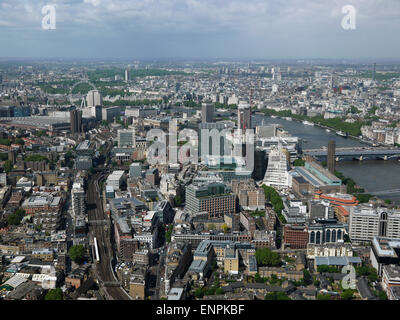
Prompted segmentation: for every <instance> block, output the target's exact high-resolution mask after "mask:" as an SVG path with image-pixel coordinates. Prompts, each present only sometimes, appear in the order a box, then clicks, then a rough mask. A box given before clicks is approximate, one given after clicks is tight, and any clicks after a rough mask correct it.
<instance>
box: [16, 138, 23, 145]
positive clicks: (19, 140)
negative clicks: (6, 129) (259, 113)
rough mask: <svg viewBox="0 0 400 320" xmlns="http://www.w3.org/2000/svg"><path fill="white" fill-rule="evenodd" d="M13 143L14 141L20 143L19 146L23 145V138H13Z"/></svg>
mask: <svg viewBox="0 0 400 320" xmlns="http://www.w3.org/2000/svg"><path fill="white" fill-rule="evenodd" d="M15 143H16V144H19V145H21V146H23V145H24V144H25V142H24V140H22V139H21V138H17V139H15Z"/></svg>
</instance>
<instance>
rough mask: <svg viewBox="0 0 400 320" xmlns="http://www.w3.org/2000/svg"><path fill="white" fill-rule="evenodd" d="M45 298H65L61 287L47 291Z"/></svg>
mask: <svg viewBox="0 0 400 320" xmlns="http://www.w3.org/2000/svg"><path fill="white" fill-rule="evenodd" d="M45 300H63V292H62V290H61V289H60V288H57V289H51V290H49V292H47V294H46V297H45Z"/></svg>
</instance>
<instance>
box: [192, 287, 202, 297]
mask: <svg viewBox="0 0 400 320" xmlns="http://www.w3.org/2000/svg"><path fill="white" fill-rule="evenodd" d="M194 295H195V297H196V298H198V299H200V298H203V296H204V292H203V290H202V288H197V289H196V290H195V291H194Z"/></svg>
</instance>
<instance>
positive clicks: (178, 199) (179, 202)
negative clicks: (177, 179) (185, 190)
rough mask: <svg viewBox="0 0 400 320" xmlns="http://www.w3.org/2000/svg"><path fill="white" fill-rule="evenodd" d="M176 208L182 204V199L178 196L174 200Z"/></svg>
mask: <svg viewBox="0 0 400 320" xmlns="http://www.w3.org/2000/svg"><path fill="white" fill-rule="evenodd" d="M174 202H175V206H177V207H179V206H180V205H181V204H182V198H181V197H180V196H179V195H178V194H177V195H176V196H175V198H174Z"/></svg>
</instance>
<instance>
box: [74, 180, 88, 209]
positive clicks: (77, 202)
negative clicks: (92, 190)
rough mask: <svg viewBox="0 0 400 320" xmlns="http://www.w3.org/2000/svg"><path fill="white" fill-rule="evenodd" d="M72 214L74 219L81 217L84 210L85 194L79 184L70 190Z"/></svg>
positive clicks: (75, 184)
mask: <svg viewBox="0 0 400 320" xmlns="http://www.w3.org/2000/svg"><path fill="white" fill-rule="evenodd" d="M71 200H72V201H71V202H72V212H73V215H74V217H78V216H83V215H84V214H85V210H86V194H85V190H83V188H82V185H81V184H80V183H74V184H73V186H72V190H71Z"/></svg>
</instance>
